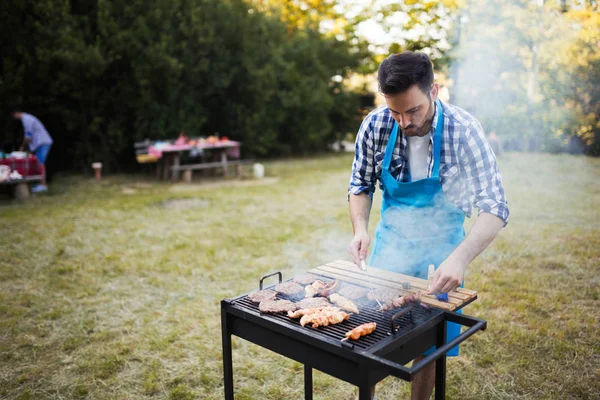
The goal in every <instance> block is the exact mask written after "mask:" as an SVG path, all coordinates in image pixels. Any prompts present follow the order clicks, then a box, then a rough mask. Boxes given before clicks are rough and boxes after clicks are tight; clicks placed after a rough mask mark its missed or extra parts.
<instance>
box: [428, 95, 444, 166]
mask: <svg viewBox="0 0 600 400" xmlns="http://www.w3.org/2000/svg"><path fill="white" fill-rule="evenodd" d="M435 105H436V111H437V124H436V125H435V133H434V134H433V171H431V177H432V178H439V176H440V158H441V154H442V137H443V136H444V135H443V133H444V112H443V111H442V102H441V101H440V99H437V100H436V101H435Z"/></svg>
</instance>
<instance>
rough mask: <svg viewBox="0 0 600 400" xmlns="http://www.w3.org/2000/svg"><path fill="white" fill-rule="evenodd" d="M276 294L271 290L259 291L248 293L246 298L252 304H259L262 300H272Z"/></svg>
mask: <svg viewBox="0 0 600 400" xmlns="http://www.w3.org/2000/svg"><path fill="white" fill-rule="evenodd" d="M275 296H277V292H276V291H274V290H271V289H265V290H259V291H258V292H254V293H250V294H249V295H248V298H249V299H250V300H251V301H252V302H253V303H260V302H261V301H263V300H274V299H275Z"/></svg>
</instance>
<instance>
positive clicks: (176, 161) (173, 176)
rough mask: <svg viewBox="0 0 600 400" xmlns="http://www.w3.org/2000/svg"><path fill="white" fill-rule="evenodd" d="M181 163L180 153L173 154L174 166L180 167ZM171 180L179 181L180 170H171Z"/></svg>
mask: <svg viewBox="0 0 600 400" xmlns="http://www.w3.org/2000/svg"><path fill="white" fill-rule="evenodd" d="M180 165H181V161H180V157H179V153H175V154H173V165H172V166H173V167H179V166H180ZM171 180H172V181H173V182H177V181H178V180H179V170H178V169H174V170H172V171H171Z"/></svg>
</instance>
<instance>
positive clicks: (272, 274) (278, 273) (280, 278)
mask: <svg viewBox="0 0 600 400" xmlns="http://www.w3.org/2000/svg"><path fill="white" fill-rule="evenodd" d="M274 275H279V283H281V281H283V276H282V275H281V272H279V271H277V272H272V273H270V274H269V275H265V276H263V277H262V278H260V285H259V287H260V290H262V288H263V281H264V280H265V279H267V278H269V277H271V276H274Z"/></svg>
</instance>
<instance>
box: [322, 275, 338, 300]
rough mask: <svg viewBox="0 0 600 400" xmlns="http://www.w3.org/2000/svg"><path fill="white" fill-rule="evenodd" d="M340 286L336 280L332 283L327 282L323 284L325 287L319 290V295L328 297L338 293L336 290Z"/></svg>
mask: <svg viewBox="0 0 600 400" xmlns="http://www.w3.org/2000/svg"><path fill="white" fill-rule="evenodd" d="M340 285H341V284H340V281H338V280H337V279H336V280H335V281H333V282H327V283H326V284H325V286H323V287H322V288H321V289H320V290H319V295H321V296H323V297H329V295H331V294H332V293H335V292H337V291H338V289H339V288H340Z"/></svg>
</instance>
